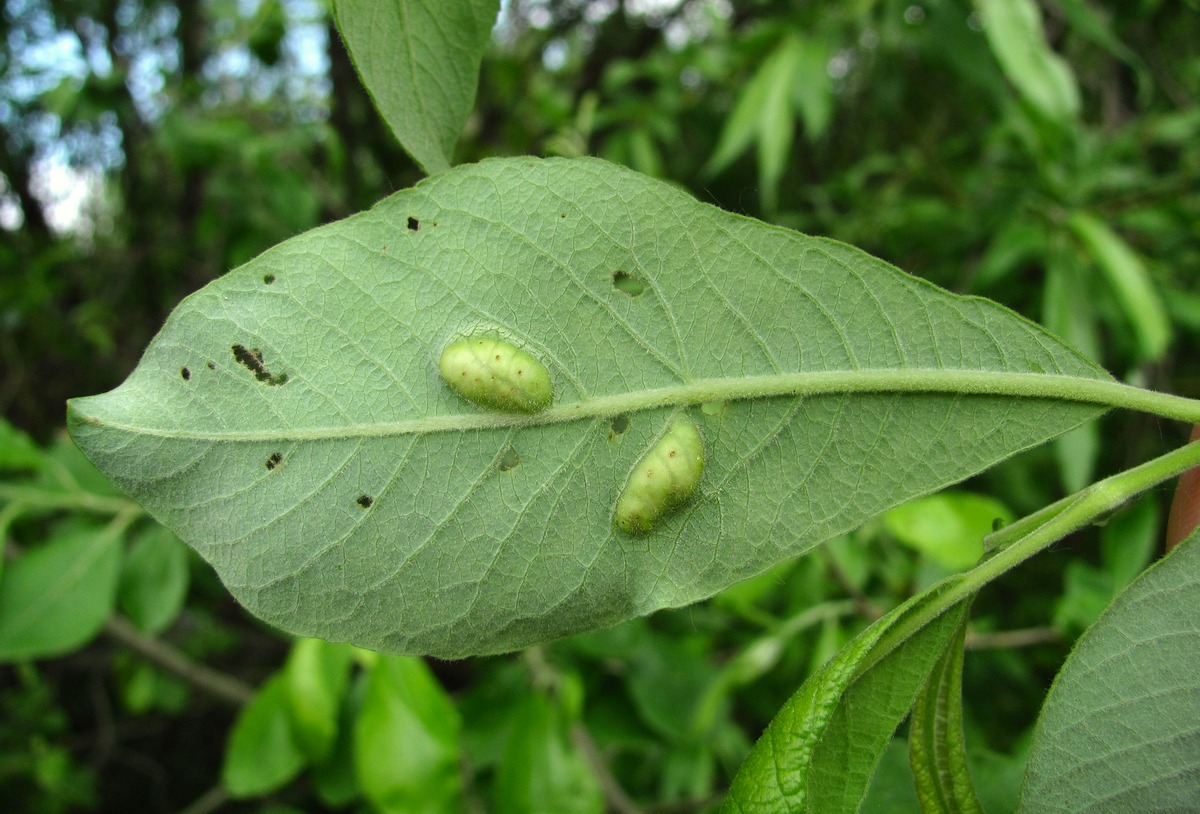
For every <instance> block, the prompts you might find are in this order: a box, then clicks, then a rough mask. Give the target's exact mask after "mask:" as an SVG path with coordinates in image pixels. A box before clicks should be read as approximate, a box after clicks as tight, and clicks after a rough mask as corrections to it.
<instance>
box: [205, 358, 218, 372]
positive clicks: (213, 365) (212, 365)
mask: <svg viewBox="0 0 1200 814" xmlns="http://www.w3.org/2000/svg"><path fill="white" fill-rule="evenodd" d="M205 367H207V368H208V369H209V370H216V369H217V363H216V362H213V361H212V360H209V362H208V363H207V364H206V365H205Z"/></svg>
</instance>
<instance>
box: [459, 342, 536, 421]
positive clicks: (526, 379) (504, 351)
mask: <svg viewBox="0 0 1200 814" xmlns="http://www.w3.org/2000/svg"><path fill="white" fill-rule="evenodd" d="M438 370H439V371H441V374H442V378H443V379H445V380H446V384H448V385H450V386H451V387H452V388H454V390H455V391H457V392H458V394H459V395H460V396H462V397H463V398H465V399H466V400H467V401H469V402H472V403H473V404H478V405H479V406H480V407H487V408H488V409H491V410H502V411H504V412H506V413H536V412H538V411H539V410H544V409H546V408H547V407H549V406H550V402H551V401H552V400H553V398H554V386H553V385H552V384H551V382H550V371H549V370H547V369H546V366H545V365H543V364H542V363H541V362H539V361H538V360H537V359H535V358H534V357H532V356H530V355H529V354H528V353H526V352H525V351H523V350H521V349H520V348H518V347H517V346H516V345H514V344H512V343H511V342H507V341H505V340H503V339H494V338H488V337H469V338H466V339H459V340H456V341H454V342H451V343H450V344H449V345H447V346H446V348H445V350H443V351H442V356H441V358H440V359H439V360H438Z"/></svg>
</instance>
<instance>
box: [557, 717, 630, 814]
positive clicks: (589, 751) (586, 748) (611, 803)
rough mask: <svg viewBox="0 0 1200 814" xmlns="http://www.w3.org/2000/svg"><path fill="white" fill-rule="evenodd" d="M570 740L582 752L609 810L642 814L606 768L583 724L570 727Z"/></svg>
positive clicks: (606, 764) (602, 757) (606, 765)
mask: <svg viewBox="0 0 1200 814" xmlns="http://www.w3.org/2000/svg"><path fill="white" fill-rule="evenodd" d="M571 742H572V743H574V744H575V748H576V749H578V750H579V751H580V752H581V753H582V754H583V759H584V760H586V761H587V764H588V766H589V767H590V768H591V770H592V774H593V775H594V776H595V777H596V780H597V781H598V782H599V783H600V790H601V792H603V794H604V800H605V802H607V803H608V808H609V810H611V811H615V812H617V814H642V812H641V809H639V808H638V807H637V804H635V803H634V802H633V800H631V799H629V795H628V794H626V793H625V789H623V788H621V784H620V783H618V782H617V779H616V778H615V777H613V774H612V772H610V771H609V770H608V763H606V762H605V760H604V756H603V755H601V754H600V750H599V749H597V748H596V742H595V741H593V740H592V736H591V735H590V734H588V731H587V727H585V726H584V725H583V724H575V725H574V726H573V727H571Z"/></svg>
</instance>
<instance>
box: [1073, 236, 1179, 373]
mask: <svg viewBox="0 0 1200 814" xmlns="http://www.w3.org/2000/svg"><path fill="white" fill-rule="evenodd" d="M1068 223H1069V224H1070V226H1071V229H1072V231H1074V232H1075V235H1076V237H1078V238H1079V240H1080V241H1081V242H1082V243H1083V245H1084V246H1085V247H1086V248H1087V250H1088V252H1089V253H1090V254H1091V255H1092V258H1093V259H1094V260H1095V261H1096V265H1098V266H1099V267H1100V270H1101V271H1103V272H1104V276H1105V277H1106V278H1107V280H1108V284H1109V286H1110V287H1111V288H1112V290H1113V293H1114V294H1115V295H1116V297H1117V301H1118V302H1119V303H1120V304H1121V309H1122V310H1123V311H1124V312H1125V318H1126V319H1128V320H1129V324H1130V325H1131V326H1132V327H1133V332H1134V335H1135V336H1136V337H1137V340H1138V346H1139V347H1140V348H1141V351H1142V356H1143V357H1144V358H1145V359H1147V360H1149V361H1156V360H1158V359H1160V358H1162V355H1163V354H1164V353H1165V352H1166V350H1167V345H1169V344H1170V343H1171V319H1170V317H1168V316H1167V312H1166V309H1165V308H1163V304H1162V301H1161V300H1160V299H1159V296H1158V292H1157V291H1156V290H1155V288H1154V282H1153V281H1152V280H1151V279H1150V272H1149V270H1147V268H1146V264H1145V263H1143V262H1142V259H1141V258H1140V257H1138V256H1137V254H1136V253H1135V252H1134V251H1133V249H1131V248H1130V247H1129V244H1128V243H1126V242H1125V241H1124V240H1122V239H1121V238H1120V237H1119V236H1118V235H1117V233H1116V232H1114V231H1113V230H1112V229H1110V228H1108V226H1106V225H1105V224H1104V223H1103V222H1102V221H1100V220H1098V219H1097V218H1095V217H1093V216H1092V215H1089V214H1088V213H1087V212H1074V213H1072V215H1071V217H1070V219H1069V220H1068Z"/></svg>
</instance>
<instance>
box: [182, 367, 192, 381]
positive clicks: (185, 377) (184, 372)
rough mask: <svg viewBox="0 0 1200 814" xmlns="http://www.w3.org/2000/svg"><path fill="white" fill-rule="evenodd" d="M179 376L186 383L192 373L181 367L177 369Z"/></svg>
mask: <svg viewBox="0 0 1200 814" xmlns="http://www.w3.org/2000/svg"><path fill="white" fill-rule="evenodd" d="M179 376H180V378H182V379H183V380H184V381H185V382H186V381H188V380H189V379H191V378H192V371H190V370H188V369H187V368H186V367H181V368H179Z"/></svg>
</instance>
